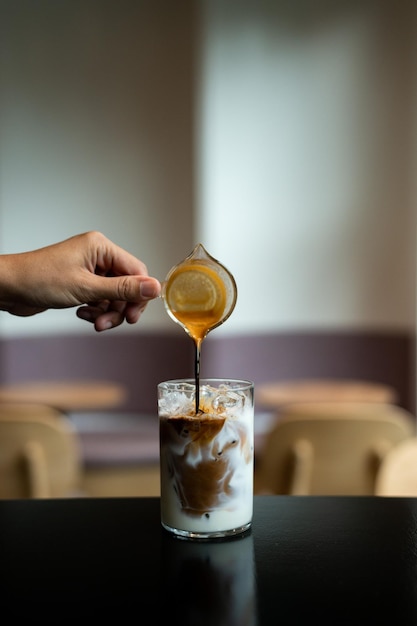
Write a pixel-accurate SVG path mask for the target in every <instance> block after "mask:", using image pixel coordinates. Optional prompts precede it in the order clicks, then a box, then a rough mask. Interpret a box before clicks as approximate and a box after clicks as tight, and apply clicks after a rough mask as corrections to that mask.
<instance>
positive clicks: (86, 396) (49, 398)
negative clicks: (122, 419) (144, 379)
mask: <svg viewBox="0 0 417 626" xmlns="http://www.w3.org/2000/svg"><path fill="white" fill-rule="evenodd" d="M126 397H127V390H126V389H125V387H124V386H123V385H121V384H119V383H115V382H111V381H108V380H100V381H98V380H90V381H88V380H83V381H74V380H73V381H37V382H23V383H14V384H9V385H0V402H31V403H39V404H47V405H48V406H53V407H55V408H57V409H60V410H61V411H64V412H66V413H68V412H73V411H96V410H99V409H112V408H117V407H120V406H122V404H123V403H124V402H125V400H126Z"/></svg>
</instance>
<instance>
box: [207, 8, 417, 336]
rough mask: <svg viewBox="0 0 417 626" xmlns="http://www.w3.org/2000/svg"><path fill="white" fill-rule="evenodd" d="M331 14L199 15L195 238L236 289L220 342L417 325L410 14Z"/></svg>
mask: <svg viewBox="0 0 417 626" xmlns="http://www.w3.org/2000/svg"><path fill="white" fill-rule="evenodd" d="M231 4H232V5H233V6H231ZM324 4H326V8H325V9H323V8H321V5H320V3H302V4H301V8H300V3H293V4H291V3H282V2H274V1H266V0H264V1H262V2H256V1H255V0H244V1H241V2H239V3H225V2H222V0H205V2H204V8H205V18H204V22H203V23H204V39H203V45H202V48H201V92H202V95H201V99H200V108H199V113H200V120H201V133H200V137H199V139H200V141H199V146H200V151H199V153H198V155H199V170H198V171H199V185H198V189H199V192H200V204H201V208H202V211H201V214H200V222H199V232H200V237H201V238H203V237H205V242H206V244H207V248H208V249H209V251H211V252H212V253H213V254H214V256H216V257H217V258H219V259H223V260H224V261H225V262H226V264H227V265H228V266H229V267H230V269H232V270H233V271H234V272H235V276H236V279H237V282H238V285H239V286H240V297H239V303H238V307H237V309H236V311H235V313H234V314H233V316H232V317H231V318H230V320H229V321H228V322H227V328H226V325H225V326H224V327H223V328H222V330H223V331H224V332H234V331H238V332H240V331H244V330H248V329H251V330H253V331H257V330H274V329H288V328H292V329H293V328H295V329H300V328H301V329H302V328H305V329H314V328H320V329H326V328H343V327H347V328H350V329H355V328H359V329H360V328H364V329H372V328H376V329H379V330H381V329H382V330H384V329H393V328H396V329H413V328H414V326H415V293H416V290H415V286H416V276H415V268H416V265H415V224H416V222H415V197H414V189H413V182H412V181H413V171H412V165H413V153H412V148H413V146H412V145H411V141H412V139H413V128H414V122H415V101H413V100H412V96H413V95H414V94H413V90H414V84H415V78H416V75H415V74H416V73H415V69H414V68H415V65H414V62H413V61H414V59H413V57H412V56H411V55H412V54H413V50H411V48H410V40H411V39H412V38H413V37H414V39H415V31H413V29H414V24H415V22H413V19H412V18H413V13H412V12H411V9H408V8H407V7H408V3H407V2H399V3H384V2H381V3H373V2H367V1H365V2H362V3H352V2H347V1H345V2H341V1H339V2H336V3H330V4H329V3H324ZM310 5H311V8H310ZM330 5H332V6H330ZM410 7H411V5H410ZM310 11H311V12H310ZM309 12H310V13H309Z"/></svg>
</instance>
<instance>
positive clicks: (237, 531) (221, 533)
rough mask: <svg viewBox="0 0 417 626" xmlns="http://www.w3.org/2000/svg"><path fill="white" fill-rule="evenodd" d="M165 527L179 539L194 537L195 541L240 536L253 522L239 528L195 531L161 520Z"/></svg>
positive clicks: (248, 529)
mask: <svg viewBox="0 0 417 626" xmlns="http://www.w3.org/2000/svg"><path fill="white" fill-rule="evenodd" d="M161 524H162V526H163V528H165V530H167V531H168V532H169V533H171V534H172V535H175V536H176V537H178V538H179V539H192V540H195V541H212V540H221V539H231V538H233V537H240V536H242V535H243V534H244V533H247V532H248V531H250V529H251V526H252V522H248V523H247V524H244V525H243V526H239V527H238V528H230V529H229V530H215V531H213V532H206V533H204V532H193V531H191V530H181V529H180V528H172V527H171V526H168V525H167V524H164V522H161Z"/></svg>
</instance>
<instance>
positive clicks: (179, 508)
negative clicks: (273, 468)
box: [158, 378, 254, 539]
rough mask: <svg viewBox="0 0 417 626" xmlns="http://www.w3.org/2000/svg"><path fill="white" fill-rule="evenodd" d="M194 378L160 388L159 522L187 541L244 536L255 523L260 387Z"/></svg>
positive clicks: (248, 382)
mask: <svg viewBox="0 0 417 626" xmlns="http://www.w3.org/2000/svg"><path fill="white" fill-rule="evenodd" d="M195 393H196V383H195V380H194V379H192V378H189V379H180V380H169V381H165V382H161V383H159V385H158V415H159V429H160V469H161V523H162V525H163V527H164V528H165V529H167V530H168V531H170V532H171V533H174V534H175V535H178V536H180V537H184V538H190V539H214V538H221V537H230V536H233V535H240V534H242V533H244V532H245V531H247V530H248V529H249V528H250V527H251V524H252V514H253V414H254V384H253V383H252V382H251V381H246V380H227V379H219V378H210V379H209V378H205V379H201V380H200V387H199V394H200V400H199V410H198V412H196V410H195Z"/></svg>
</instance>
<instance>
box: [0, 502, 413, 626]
mask: <svg viewBox="0 0 417 626" xmlns="http://www.w3.org/2000/svg"><path fill="white" fill-rule="evenodd" d="M0 576H1V587H0V594H1V595H0V597H1V603H2V606H3V610H5V606H6V605H7V606H8V607H9V608H10V607H11V608H12V609H13V617H14V619H16V618H19V617H22V616H23V615H24V614H25V615H26V614H27V613H28V612H30V613H32V614H33V615H34V616H37V617H38V618H43V617H49V618H52V617H53V618H55V619H56V621H54V623H60V621H61V619H64V618H66V619H68V620H69V619H70V617H72V618H74V617H75V618H77V621H78V622H79V623H81V624H84V623H87V621H86V619H87V617H91V618H94V624H99V623H101V622H100V621H99V620H100V618H101V617H105V618H106V620H107V622H109V620H111V618H113V617H114V616H116V619H115V620H114V619H113V620H112V622H113V623H115V624H123V625H124V624H127V623H130V622H132V623H139V624H141V623H142V624H153V623H154V622H155V621H156V620H158V621H163V622H164V623H166V624H182V626H207V625H209V624H210V625H211V624H213V625H214V624H215V625H216V626H223V625H224V626H255V625H257V626H265V625H272V624H274V625H275V624H277V625H278V624H279V625H280V626H282V625H287V624H290V625H294V626H298V625H303V624H310V623H311V624H312V623H316V624H332V626H340V625H345V624H346V625H349V626H353V625H362V624H363V625H366V626H369V625H371V624H393V625H394V626H396V625H398V626H408V625H415V624H417V498H382V497H381V498H378V497H364V496H362V497H336V496H327V497H319V496H299V497H296V496H255V514H254V521H253V528H252V531H251V532H250V533H249V534H248V535H247V536H245V537H243V538H240V539H237V538H235V539H232V540H229V541H227V542H210V543H202V542H200V543H194V542H189V541H184V540H181V539H175V538H173V537H171V536H170V535H168V534H167V533H166V532H165V531H164V530H163V529H162V528H161V526H160V520H159V499H158V498H110V499H93V498H77V499H68V500H15V501H0ZM57 611H58V612H59V614H57ZM132 611H133V614H132Z"/></svg>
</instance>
